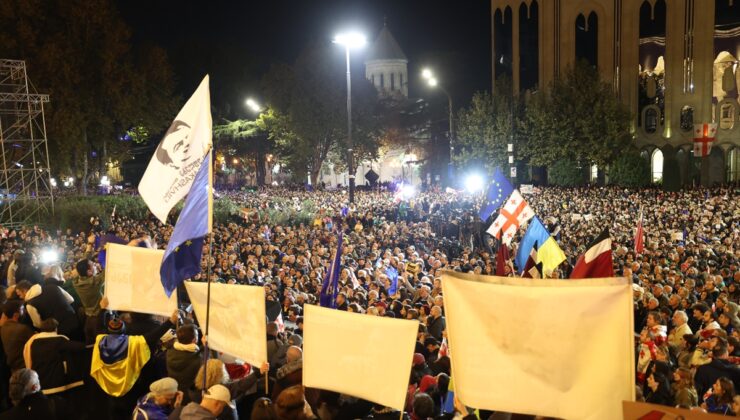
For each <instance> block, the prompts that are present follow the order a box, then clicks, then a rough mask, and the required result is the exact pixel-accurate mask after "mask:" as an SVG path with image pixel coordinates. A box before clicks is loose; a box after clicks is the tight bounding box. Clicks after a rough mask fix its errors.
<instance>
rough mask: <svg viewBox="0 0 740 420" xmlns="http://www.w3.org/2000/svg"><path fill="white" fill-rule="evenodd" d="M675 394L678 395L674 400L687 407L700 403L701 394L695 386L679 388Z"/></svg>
mask: <svg viewBox="0 0 740 420" xmlns="http://www.w3.org/2000/svg"><path fill="white" fill-rule="evenodd" d="M675 394H676V396H675V398H674V401H673V402H674V404H675V405H681V406H685V407H696V406H698V405H699V396H698V395H697V394H696V389H694V388H693V387H691V388H680V389H677V390H676V393H675Z"/></svg>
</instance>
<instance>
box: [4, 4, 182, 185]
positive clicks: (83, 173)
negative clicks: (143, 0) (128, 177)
mask: <svg viewBox="0 0 740 420" xmlns="http://www.w3.org/2000/svg"><path fill="white" fill-rule="evenodd" d="M129 38H130V31H129V29H128V27H127V26H126V25H125V23H124V22H123V21H122V20H121V18H120V16H119V15H118V13H117V11H116V9H115V7H114V5H113V3H112V0H7V1H3V2H0V57H3V58H15V59H22V60H25V61H26V63H27V68H28V74H29V77H30V78H31V80H32V81H33V82H34V84H35V87H36V88H37V89H38V91H39V92H44V93H49V94H50V95H51V104H50V105H49V107H48V108H47V113H46V124H47V129H48V132H47V137H48V139H49V151H50V154H51V155H52V156H54V167H53V168H52V171H53V172H57V173H62V174H72V175H74V176H76V177H78V178H81V179H82V182H80V183H78V185H81V187H82V188H83V191H84V190H85V188H86V185H87V181H88V178H89V176H90V174H91V172H92V171H94V170H96V169H97V170H100V171H101V173H102V172H103V171H104V168H105V164H106V163H108V162H110V161H115V160H123V159H125V158H126V157H127V150H128V147H129V144H130V141H127V140H130V139H133V140H139V141H143V140H144V139H142V138H141V136H140V134H141V133H158V132H161V131H162V130H163V129H164V128H166V126H167V123H168V122H169V121H170V120H171V119H172V115H173V114H174V112H175V111H176V108H177V104H176V99H175V98H174V95H173V86H174V85H173V74H172V71H171V69H170V66H169V64H168V61H167V57H166V54H165V53H164V51H163V50H162V49H160V48H155V47H143V48H141V49H138V50H133V49H132V48H131V46H130V39H129ZM130 130H133V131H131V133H129V134H133V135H129V136H124V135H125V134H127V132H129V131H130Z"/></svg>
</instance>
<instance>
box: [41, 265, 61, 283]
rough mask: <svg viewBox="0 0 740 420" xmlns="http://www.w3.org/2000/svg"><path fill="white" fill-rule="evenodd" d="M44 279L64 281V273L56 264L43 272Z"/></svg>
mask: <svg viewBox="0 0 740 420" xmlns="http://www.w3.org/2000/svg"><path fill="white" fill-rule="evenodd" d="M43 274H44V279H54V280H59V281H61V282H63V281H64V271H63V270H62V267H60V266H59V265H58V264H54V265H51V266H49V267H47V268H46V270H45V271H44V273H43Z"/></svg>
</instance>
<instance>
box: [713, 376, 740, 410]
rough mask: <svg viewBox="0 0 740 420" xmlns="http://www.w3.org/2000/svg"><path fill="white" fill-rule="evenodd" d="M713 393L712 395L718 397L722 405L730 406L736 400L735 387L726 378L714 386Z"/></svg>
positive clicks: (723, 377)
mask: <svg viewBox="0 0 740 420" xmlns="http://www.w3.org/2000/svg"><path fill="white" fill-rule="evenodd" d="M712 391H713V392H712V394H713V395H716V398H717V402H719V403H721V404H729V403H731V402H732V399H733V398H735V385H734V384H733V383H732V381H731V380H730V379H729V378H727V377H725V376H722V377H720V378H719V379H717V380H716V381H715V382H714V384H712Z"/></svg>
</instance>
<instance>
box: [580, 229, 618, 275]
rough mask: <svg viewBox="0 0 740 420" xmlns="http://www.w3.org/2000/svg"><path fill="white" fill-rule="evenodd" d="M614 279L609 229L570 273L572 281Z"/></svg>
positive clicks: (595, 241) (599, 237) (592, 244)
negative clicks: (601, 278)
mask: <svg viewBox="0 0 740 420" xmlns="http://www.w3.org/2000/svg"><path fill="white" fill-rule="evenodd" d="M600 277H614V270H613V268H612V239H611V237H610V236H609V228H606V229H604V231H603V232H601V234H600V235H599V236H597V237H596V239H594V241H593V242H592V243H591V245H589V247H588V250H587V251H586V253H585V254H583V255H581V256H580V257H579V258H578V262H576V266H575V267H573V272H572V273H570V278H572V279H595V278H600Z"/></svg>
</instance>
